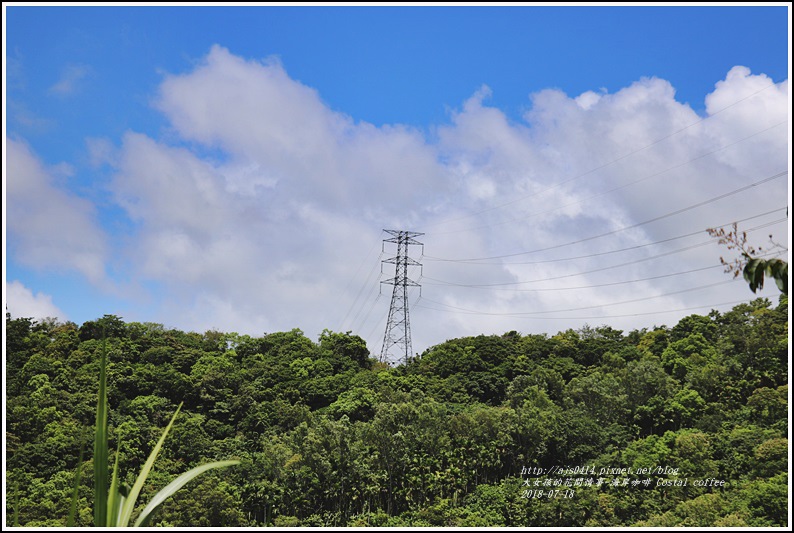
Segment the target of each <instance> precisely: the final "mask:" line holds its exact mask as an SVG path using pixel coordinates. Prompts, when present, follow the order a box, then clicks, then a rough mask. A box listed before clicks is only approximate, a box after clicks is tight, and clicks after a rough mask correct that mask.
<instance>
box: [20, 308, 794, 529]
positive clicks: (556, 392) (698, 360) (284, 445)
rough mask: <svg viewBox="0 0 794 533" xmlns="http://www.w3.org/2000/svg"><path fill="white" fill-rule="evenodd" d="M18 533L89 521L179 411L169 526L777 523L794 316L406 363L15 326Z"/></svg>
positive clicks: (308, 346)
mask: <svg viewBox="0 0 794 533" xmlns="http://www.w3.org/2000/svg"><path fill="white" fill-rule="evenodd" d="M6 335H7V338H6V370H5V371H6V391H5V393H6V413H5V416H6V464H5V470H6V472H5V475H6V488H7V490H6V498H5V501H6V517H7V522H6V525H7V526H14V525H19V526H23V527H34V526H36V527H42V526H63V525H65V524H66V519H67V516H68V515H69V514H70V504H71V501H72V494H73V491H74V485H75V476H76V472H78V471H79V472H81V473H82V475H81V478H80V480H81V481H80V482H79V484H78V485H77V499H76V502H77V507H76V518H75V520H76V525H78V526H91V525H93V523H94V517H93V510H92V509H93V499H94V487H93V483H94V480H93V478H92V476H91V472H92V471H93V457H92V448H91V442H92V439H93V438H94V437H93V435H94V424H95V420H96V410H97V397H98V376H99V368H100V354H101V352H102V350H103V346H105V348H104V349H105V350H106V353H107V357H108V360H109V362H108V365H107V397H108V402H109V435H110V442H109V448H110V454H109V455H110V456H109V457H108V458H107V459H108V461H110V462H111V465H112V464H113V462H114V461H115V460H116V458H118V464H119V470H120V471H121V472H123V473H124V475H127V476H130V477H129V478H127V479H126V480H125V481H126V483H131V482H132V478H134V475H135V474H136V472H137V471H138V470H140V468H141V466H142V465H143V463H144V462H145V461H146V460H147V457H148V456H149V453H150V451H151V450H152V448H153V447H154V446H155V443H156V442H157V440H158V438H159V436H160V435H161V434H162V432H163V428H164V427H165V426H166V425H167V424H168V423H169V420H170V419H171V417H172V416H173V415H174V413H175V412H176V410H177V407H178V406H179V405H180V404H182V408H181V410H180V412H179V414H178V416H177V418H176V422H175V424H174V426H173V428H172V430H171V432H170V434H168V437H167V439H166V440H165V443H164V445H163V448H162V451H161V452H160V455H159V456H158V458H157V461H156V463H155V465H154V468H153V470H152V472H151V474H150V475H149V478H148V480H147V482H146V485H145V486H144V487H143V491H142V493H141V499H140V503H139V504H138V507H137V508H136V510H135V513H140V511H141V507H142V506H143V505H144V504H145V502H146V501H147V500H148V499H150V498H151V496H152V495H153V494H155V493H156V492H157V491H158V490H160V489H161V488H163V487H164V486H166V485H167V484H168V483H169V482H171V481H172V480H173V479H174V478H175V477H177V476H178V475H179V474H181V473H182V472H185V471H186V470H187V469H189V468H192V467H194V466H196V465H201V464H202V463H208V462H211V461H223V460H227V459H235V460H239V461H240V462H239V464H236V465H234V466H230V467H228V468H222V469H215V470H210V471H207V472H205V473H204V474H202V475H201V476H199V477H197V478H196V479H195V480H193V481H191V482H189V483H188V484H186V485H185V486H184V487H183V488H182V489H181V490H179V491H177V492H176V493H175V494H174V495H173V496H172V497H171V498H169V499H168V500H167V501H165V503H164V504H163V505H162V507H161V508H160V509H158V510H157V512H156V514H155V515H154V517H153V519H152V522H151V524H152V525H159V526H180V527H193V526H196V527H199V526H237V527H241V526H242V527H245V526H254V527H261V526H279V527H285V526H301V527H307V526H309V527H310V526H322V527H330V526H336V527H339V526H373V527H391V526H395V527H397V526H402V527H405V526H459V527H460V526H514V527H515V526H536V527H538V526H557V527H577V526H595V527H597V526H612V527H616V526H663V527H670V526H695V527H704V526H723V527H726V526H736V527H739V526H786V525H787V520H788V512H787V506H788V498H787V494H788V439H787V435H788V426H787V424H788V400H787V399H788V300H787V298H786V297H785V296H781V297H780V299H779V301H778V302H776V303H773V302H771V301H770V300H769V299H764V298H759V299H756V300H753V301H752V302H748V303H745V304H741V305H738V306H736V307H734V308H733V309H732V310H730V311H727V312H724V313H721V312H717V311H712V312H710V313H709V314H707V315H697V314H695V315H690V316H687V317H685V318H683V319H682V320H680V321H679V322H678V323H677V324H675V325H674V326H672V327H668V326H654V327H653V328H649V329H641V330H633V331H629V332H624V331H620V330H616V329H613V328H611V327H608V326H601V327H589V326H586V327H584V328H582V329H578V330H573V329H569V330H567V331H561V332H559V333H557V334H554V335H551V334H522V333H519V332H516V331H510V332H506V333H504V334H503V335H479V336H472V337H466V338H456V339H450V340H447V341H445V342H443V343H440V344H438V345H436V346H433V347H431V348H428V349H427V350H425V351H424V352H423V353H422V354H418V355H417V356H416V357H415V358H413V359H412V360H411V361H409V362H408V363H406V364H402V365H399V366H389V365H386V364H382V363H379V362H378V360H377V358H376V357H375V356H374V355H373V354H372V353H371V352H370V350H369V349H368V347H367V346H366V343H365V342H364V341H363V340H362V339H361V338H360V337H358V336H356V335H354V334H352V333H350V332H347V333H339V332H332V331H329V330H326V331H324V332H323V333H322V334H321V335H320V336H319V338H318V339H317V340H316V341H315V340H313V339H311V338H308V337H307V336H305V335H304V333H303V332H302V331H300V330H298V329H294V330H292V331H286V332H277V333H267V334H263V335H262V336H259V337H255V336H249V335H240V334H237V333H223V332H219V331H207V332H205V333H196V332H184V331H180V330H177V329H168V328H167V327H165V326H163V325H160V324H154V323H139V322H125V321H123V320H122V319H121V318H120V317H118V316H115V315H105V316H103V317H102V318H99V319H97V320H94V321H89V322H86V323H84V324H82V325H81V326H78V325H76V324H74V323H71V322H66V323H61V322H58V321H55V320H43V321H34V320H32V319H27V318H16V319H12V318H11V317H10V315H8V314H6Z"/></svg>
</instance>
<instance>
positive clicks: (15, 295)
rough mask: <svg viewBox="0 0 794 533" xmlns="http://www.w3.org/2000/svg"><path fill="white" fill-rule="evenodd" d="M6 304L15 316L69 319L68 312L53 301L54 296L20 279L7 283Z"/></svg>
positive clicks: (38, 318)
mask: <svg viewBox="0 0 794 533" xmlns="http://www.w3.org/2000/svg"><path fill="white" fill-rule="evenodd" d="M5 295H6V305H7V308H8V312H9V313H10V314H11V316H12V317H13V318H33V319H36V320H41V319H44V318H57V319H59V320H61V321H63V320H67V317H66V314H65V313H64V312H63V311H61V310H60V309H58V307H57V306H56V305H55V304H53V303H52V297H51V296H49V295H47V294H42V293H40V292H38V293H36V294H35V295H34V294H33V291H31V290H30V289H28V288H27V287H25V286H24V285H23V284H22V283H20V282H19V281H16V280H15V281H12V282H11V283H6V284H5Z"/></svg>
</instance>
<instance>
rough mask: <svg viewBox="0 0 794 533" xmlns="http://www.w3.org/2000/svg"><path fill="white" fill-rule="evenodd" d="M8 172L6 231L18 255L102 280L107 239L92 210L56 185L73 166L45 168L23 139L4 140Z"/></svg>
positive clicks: (20, 258)
mask: <svg viewBox="0 0 794 533" xmlns="http://www.w3.org/2000/svg"><path fill="white" fill-rule="evenodd" d="M6 172H7V183H6V194H7V196H6V208H7V212H6V217H7V229H8V233H9V240H10V242H11V245H12V248H13V250H14V253H15V256H16V259H17V260H18V261H20V262H21V263H22V264H24V265H26V266H29V267H31V268H34V269H37V270H56V271H62V272H63V271H77V272H79V273H80V274H82V275H84V276H85V277H86V278H88V280H89V281H91V282H92V283H95V284H97V285H103V284H105V282H106V277H105V261H106V260H107V243H106V237H105V234H104V232H103V230H102V229H101V228H100V227H99V225H98V222H97V221H96V218H95V217H96V208H95V206H94V205H93V204H92V203H91V202H89V201H88V200H86V199H84V198H80V197H78V196H75V195H74V194H71V193H69V192H67V191H66V190H63V189H62V188H61V187H59V186H58V185H57V184H58V181H59V179H61V177H63V176H68V175H69V174H71V172H72V169H71V167H70V166H69V165H65V164H59V165H56V166H54V167H50V168H48V167H45V166H44V164H43V163H42V162H41V161H40V160H39V159H38V158H37V157H36V155H35V154H33V153H32V152H31V150H30V148H29V147H28V146H27V145H26V144H25V143H23V142H20V141H17V140H15V139H6Z"/></svg>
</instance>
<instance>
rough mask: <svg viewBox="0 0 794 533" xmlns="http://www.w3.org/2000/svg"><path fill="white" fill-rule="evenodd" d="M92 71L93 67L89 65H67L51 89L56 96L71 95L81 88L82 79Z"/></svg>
mask: <svg viewBox="0 0 794 533" xmlns="http://www.w3.org/2000/svg"><path fill="white" fill-rule="evenodd" d="M90 73H91V68H90V67H88V66H87V65H67V66H66V67H64V69H63V71H62V72H61V77H60V78H59V79H58V81H57V82H55V84H53V85H52V86H51V87H50V89H49V91H50V93H52V94H54V95H56V96H70V95H72V94H74V93H75V92H77V91H78V90H79V89H80V87H81V83H82V81H83V80H84V79H85V78H86V77H88V75H89V74H90Z"/></svg>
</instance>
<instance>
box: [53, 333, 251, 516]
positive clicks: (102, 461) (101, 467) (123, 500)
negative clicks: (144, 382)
mask: <svg viewBox="0 0 794 533" xmlns="http://www.w3.org/2000/svg"><path fill="white" fill-rule="evenodd" d="M180 409H182V404H181V403H180V404H179V407H177V409H176V412H175V413H174V416H172V417H171V421H170V422H169V423H168V426H166V428H165V429H164V430H163V434H162V435H160V440H158V441H157V444H156V445H155V446H154V449H152V452H151V453H150V454H149V458H148V459H147V460H146V463H145V464H144V465H143V467H142V468H141V471H140V473H139V474H138V477H137V478H136V479H135V483H133V485H132V488H128V487H126V486H124V485H123V484H121V483H120V482H119V453H118V448H116V459H115V461H114V463H113V473H112V477H111V481H110V487H108V485H107V480H108V405H107V344H106V341H105V339H103V340H102V359H101V361H100V370H99V400H98V402H97V410H96V431H95V432H94V525H95V526H97V527H116V526H119V527H126V526H129V525H130V521H131V519H132V513H133V511H134V510H135V504H136V503H137V500H138V495H139V494H140V492H141V489H142V488H143V484H144V483H145V482H146V478H147V477H148V476H149V472H151V470H152V467H153V466H154V462H155V460H156V459H157V455H158V454H159V453H160V449H161V448H162V447H163V443H164V442H165V438H166V437H167V436H168V432H169V431H171V427H172V426H173V425H174V420H176V415H178V414H179V411H180ZM239 463H240V461H237V460H230V461H216V462H212V463H207V464H203V465H200V466H197V467H195V468H193V469H191V470H188V471H187V472H185V473H184V474H182V475H180V476H179V477H177V478H176V479H175V480H173V481H172V482H171V483H169V484H168V485H167V486H166V487H165V488H163V489H162V490H160V492H158V493H157V494H155V496H154V497H153V498H152V499H151V501H150V502H149V504H148V505H146V507H144V509H143V511H142V512H141V514H140V515H139V516H138V518H137V520H136V521H135V523H134V524H133V525H134V526H146V525H148V524H149V522H150V520H151V518H152V513H154V511H156V510H157V509H158V508H159V507H160V506H161V505H162V504H163V502H165V500H166V499H167V498H168V497H170V496H171V495H173V494H174V493H175V492H176V491H178V490H179V489H180V488H182V487H183V486H184V485H185V484H186V483H188V482H189V481H191V480H192V479H194V478H196V477H197V476H199V475H200V474H202V473H204V472H206V471H207V470H211V469H213V468H223V467H226V466H232V465H236V464H239ZM79 468H80V466H79V465H78V474H77V475H76V482H75V485H77V484H79ZM76 500H77V491H75V492H74V494H73V495H72V507H73V508H74V507H75V506H76ZM68 521H69V522H71V524H72V525H73V524H74V516H73V515H72V513H70V517H69V520H68Z"/></svg>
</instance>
